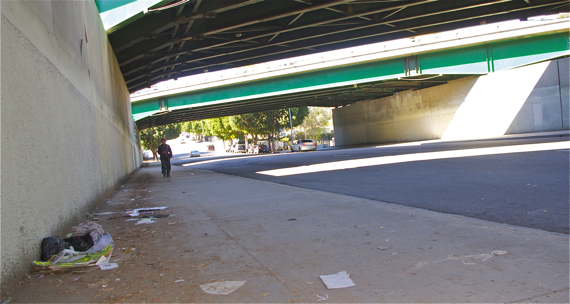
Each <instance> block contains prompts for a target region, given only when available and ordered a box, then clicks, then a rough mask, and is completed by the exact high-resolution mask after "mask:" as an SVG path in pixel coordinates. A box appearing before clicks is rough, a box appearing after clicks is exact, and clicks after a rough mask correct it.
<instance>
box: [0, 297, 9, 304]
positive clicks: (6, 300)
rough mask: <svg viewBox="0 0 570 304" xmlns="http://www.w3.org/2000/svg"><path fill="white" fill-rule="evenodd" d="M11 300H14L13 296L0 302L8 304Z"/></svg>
mask: <svg viewBox="0 0 570 304" xmlns="http://www.w3.org/2000/svg"><path fill="white" fill-rule="evenodd" d="M10 300H12V298H6V299H4V300H2V303H0V304H8V303H10Z"/></svg>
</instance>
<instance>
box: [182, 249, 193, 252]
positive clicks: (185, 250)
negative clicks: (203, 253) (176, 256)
mask: <svg viewBox="0 0 570 304" xmlns="http://www.w3.org/2000/svg"><path fill="white" fill-rule="evenodd" d="M184 252H194V249H192V250H184Z"/></svg>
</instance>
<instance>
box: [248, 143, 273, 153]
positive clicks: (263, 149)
mask: <svg viewBox="0 0 570 304" xmlns="http://www.w3.org/2000/svg"><path fill="white" fill-rule="evenodd" d="M247 153H252V154H259V153H269V148H268V147H267V146H266V145H254V146H250V147H249V148H248V151H247Z"/></svg>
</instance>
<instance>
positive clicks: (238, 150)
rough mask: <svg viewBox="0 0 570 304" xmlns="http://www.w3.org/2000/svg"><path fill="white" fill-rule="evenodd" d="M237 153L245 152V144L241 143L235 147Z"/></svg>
mask: <svg viewBox="0 0 570 304" xmlns="http://www.w3.org/2000/svg"><path fill="white" fill-rule="evenodd" d="M235 152H236V153H245V152H246V151H245V144H239V145H237V148H236V149H235Z"/></svg>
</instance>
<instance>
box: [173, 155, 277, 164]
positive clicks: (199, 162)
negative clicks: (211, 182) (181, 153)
mask: <svg viewBox="0 0 570 304" xmlns="http://www.w3.org/2000/svg"><path fill="white" fill-rule="evenodd" d="M276 155H284V154H283V153H277V154H265V155H260V154H257V155H252V156H237V157H224V158H217V159H212V160H205V161H196V162H192V163H188V164H183V165H182V167H190V166H197V165H203V164H211V163H217V162H222V161H230V160H236V159H239V160H242V159H246V158H252V157H265V156H276Z"/></svg>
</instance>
